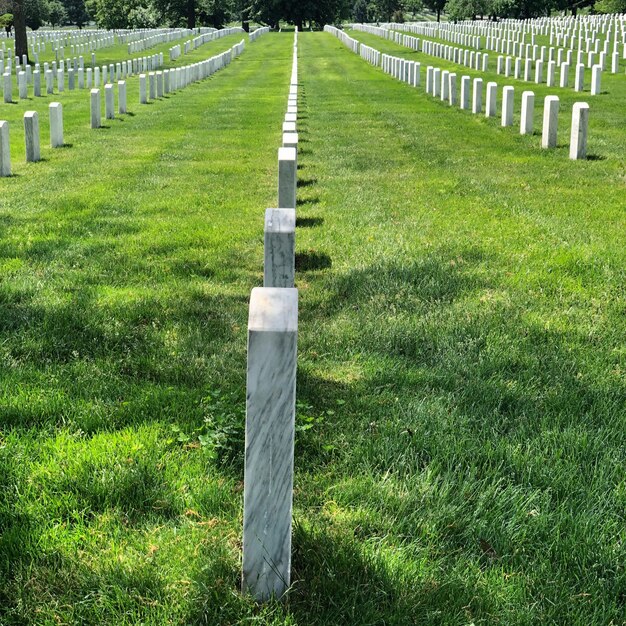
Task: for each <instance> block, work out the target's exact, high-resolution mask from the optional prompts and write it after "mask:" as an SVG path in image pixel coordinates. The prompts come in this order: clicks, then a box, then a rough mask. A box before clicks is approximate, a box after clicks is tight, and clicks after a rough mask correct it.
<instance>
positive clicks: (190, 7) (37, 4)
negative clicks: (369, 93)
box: [0, 0, 626, 30]
mask: <svg viewBox="0 0 626 626" xmlns="http://www.w3.org/2000/svg"><path fill="white" fill-rule="evenodd" d="M593 3H594V0H0V15H5V14H6V15H7V16H9V17H6V18H4V19H3V22H2V24H0V26H4V27H5V28H10V27H11V25H13V23H15V28H16V30H17V28H18V27H19V24H20V23H22V22H23V21H25V23H26V26H28V27H29V28H32V29H37V28H39V27H40V26H42V25H43V24H50V25H52V26H62V25H69V24H71V25H75V26H78V27H79V28H80V27H82V26H84V25H85V24H87V23H88V22H89V21H94V22H95V23H96V24H97V25H98V26H100V27H102V28H108V29H114V28H153V27H157V26H169V27H187V28H195V27H196V26H213V27H215V28H222V27H223V26H225V25H226V24H228V23H232V22H241V23H242V25H243V26H244V28H245V27H247V24H248V22H249V21H254V22H257V23H261V24H267V25H269V26H272V27H278V26H279V25H280V23H281V22H283V23H290V24H296V25H297V26H298V27H300V28H304V27H309V26H312V27H322V26H324V25H325V24H329V23H338V22H341V21H343V20H354V21H357V22H389V21H403V20H404V19H415V18H416V17H417V19H419V12H420V11H422V10H423V9H424V8H427V9H429V10H430V11H432V12H434V13H436V14H437V19H439V17H440V15H441V13H445V14H446V16H447V17H448V19H450V20H454V21H459V20H466V19H475V18H481V17H485V18H491V19H497V18H509V17H510V18H519V19H525V18H532V17H538V16H543V15H550V14H551V13H552V12H564V13H572V14H575V13H576V12H577V11H578V10H579V9H581V8H584V7H588V6H591V5H593ZM593 9H594V10H596V11H600V12H606V13H609V12H626V0H597V2H596V4H595V7H593Z"/></svg>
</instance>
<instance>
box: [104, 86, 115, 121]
mask: <svg viewBox="0 0 626 626" xmlns="http://www.w3.org/2000/svg"><path fill="white" fill-rule="evenodd" d="M104 117H105V118H106V119H107V120H113V119H115V93H114V92H113V85H112V84H111V83H107V84H106V85H105V86H104Z"/></svg>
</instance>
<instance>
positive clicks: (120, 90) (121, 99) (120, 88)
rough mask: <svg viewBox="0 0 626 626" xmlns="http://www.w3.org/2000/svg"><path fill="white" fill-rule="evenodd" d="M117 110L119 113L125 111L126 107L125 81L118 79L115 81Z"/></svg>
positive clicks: (122, 113)
mask: <svg viewBox="0 0 626 626" xmlns="http://www.w3.org/2000/svg"><path fill="white" fill-rule="evenodd" d="M117 111H118V113H119V114H120V115H124V114H125V113H126V112H127V107H126V81H124V80H120V81H119V82H118V83H117Z"/></svg>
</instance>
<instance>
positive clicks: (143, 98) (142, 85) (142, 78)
mask: <svg viewBox="0 0 626 626" xmlns="http://www.w3.org/2000/svg"><path fill="white" fill-rule="evenodd" d="M147 102H148V94H147V90H146V75H145V74H139V103H140V104H147Z"/></svg>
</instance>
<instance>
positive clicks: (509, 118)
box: [501, 85, 515, 126]
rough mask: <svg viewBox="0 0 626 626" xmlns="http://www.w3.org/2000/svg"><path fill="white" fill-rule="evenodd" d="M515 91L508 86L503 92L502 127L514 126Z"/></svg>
mask: <svg viewBox="0 0 626 626" xmlns="http://www.w3.org/2000/svg"><path fill="white" fill-rule="evenodd" d="M514 94H515V89H514V88H513V87H511V86H510V85H507V86H506V87H505V88H504V89H503V90H502V120H501V123H502V126H513V98H514Z"/></svg>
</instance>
